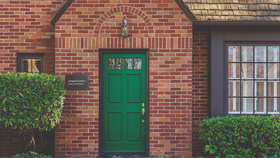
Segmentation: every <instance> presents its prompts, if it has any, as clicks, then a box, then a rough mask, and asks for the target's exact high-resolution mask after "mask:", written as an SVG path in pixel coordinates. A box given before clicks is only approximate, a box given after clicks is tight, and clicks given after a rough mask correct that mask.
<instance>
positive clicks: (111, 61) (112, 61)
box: [108, 58, 115, 69]
mask: <svg viewBox="0 0 280 158" xmlns="http://www.w3.org/2000/svg"><path fill="white" fill-rule="evenodd" d="M108 69H115V59H114V58H109V59H108Z"/></svg>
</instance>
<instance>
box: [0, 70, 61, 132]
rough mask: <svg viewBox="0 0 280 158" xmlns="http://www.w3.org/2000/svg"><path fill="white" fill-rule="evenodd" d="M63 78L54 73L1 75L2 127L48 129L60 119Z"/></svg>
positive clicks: (0, 109)
mask: <svg viewBox="0 0 280 158" xmlns="http://www.w3.org/2000/svg"><path fill="white" fill-rule="evenodd" d="M64 94H65V90H64V81H63V79H62V78H58V77H56V76H54V75H47V74H31V73H7V74H0V129H4V128H11V129H15V130H18V131H20V132H25V133H30V132H33V131H34V130H39V131H48V130H50V129H52V128H54V127H55V125H57V124H58V123H59V121H60V119H61V113H62V108H63V100H64V97H63V95H64Z"/></svg>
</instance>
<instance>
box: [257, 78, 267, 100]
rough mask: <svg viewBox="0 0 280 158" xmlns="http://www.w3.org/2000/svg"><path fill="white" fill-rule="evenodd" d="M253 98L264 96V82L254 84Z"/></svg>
mask: <svg viewBox="0 0 280 158" xmlns="http://www.w3.org/2000/svg"><path fill="white" fill-rule="evenodd" d="M255 96H258V97H264V96H266V82H265V81H257V82H255Z"/></svg>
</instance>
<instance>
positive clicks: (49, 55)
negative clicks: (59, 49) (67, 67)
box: [0, 0, 64, 73]
mask: <svg viewBox="0 0 280 158" xmlns="http://www.w3.org/2000/svg"><path fill="white" fill-rule="evenodd" d="M63 3H64V0H26V1H24V0H22V1H13V0H5V1H0V73H7V72H12V71H14V72H15V71H16V54H17V53H46V68H45V70H46V72H47V73H54V26H52V25H51V23H50V22H49V21H50V19H51V16H52V15H53V14H54V12H55V11H56V10H57V9H58V8H59V7H60V6H61V5H62V4H63Z"/></svg>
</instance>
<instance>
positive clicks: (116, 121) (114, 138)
mask: <svg viewBox="0 0 280 158" xmlns="http://www.w3.org/2000/svg"><path fill="white" fill-rule="evenodd" d="M108 117H109V119H108V120H109V122H108V141H110V142H121V141H122V129H121V128H115V127H116V126H119V127H121V126H122V113H120V112H109V115H108Z"/></svg>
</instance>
